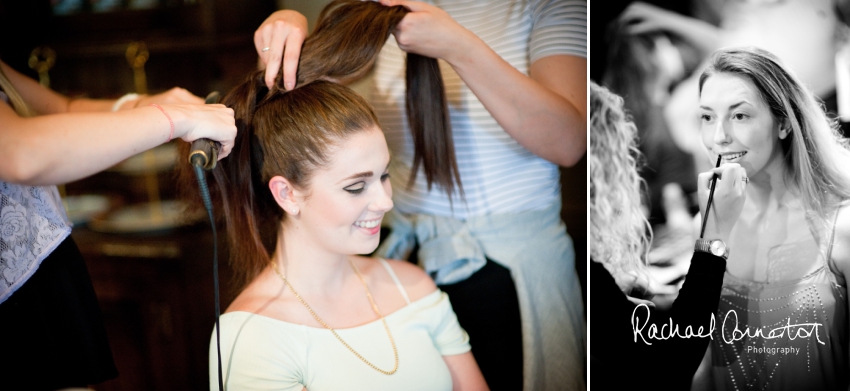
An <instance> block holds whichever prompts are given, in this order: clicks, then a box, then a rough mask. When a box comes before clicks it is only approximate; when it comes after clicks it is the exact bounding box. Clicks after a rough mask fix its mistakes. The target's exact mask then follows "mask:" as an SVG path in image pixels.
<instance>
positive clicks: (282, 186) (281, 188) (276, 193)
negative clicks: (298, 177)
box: [269, 175, 300, 216]
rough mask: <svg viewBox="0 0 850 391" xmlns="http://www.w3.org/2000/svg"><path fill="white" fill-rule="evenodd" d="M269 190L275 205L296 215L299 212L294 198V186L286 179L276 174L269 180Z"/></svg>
mask: <svg viewBox="0 0 850 391" xmlns="http://www.w3.org/2000/svg"><path fill="white" fill-rule="evenodd" d="M269 190H271V192H272V197H274V200H275V202H277V205H278V206H280V207H281V209H283V210H284V211H285V212H286V213H287V214H290V215H293V216H297V215H298V212H300V210H299V208H298V202H297V201H296V200H295V188H294V187H293V186H292V183H290V182H289V180H288V179H286V178H284V177H282V176H280V175H278V176H275V177H272V179H271V180H269Z"/></svg>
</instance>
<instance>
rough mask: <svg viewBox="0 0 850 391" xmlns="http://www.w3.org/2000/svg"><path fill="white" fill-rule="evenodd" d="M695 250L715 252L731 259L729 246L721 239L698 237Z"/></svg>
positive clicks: (714, 253) (716, 254) (719, 255)
mask: <svg viewBox="0 0 850 391" xmlns="http://www.w3.org/2000/svg"><path fill="white" fill-rule="evenodd" d="M694 251H701V252H704V253H709V254H713V255H715V256H718V257H722V258H723V259H729V247H726V243H723V241H722V240H720V239H697V242H696V244H695V245H694Z"/></svg>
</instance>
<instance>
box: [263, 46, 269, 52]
mask: <svg viewBox="0 0 850 391" xmlns="http://www.w3.org/2000/svg"><path fill="white" fill-rule="evenodd" d="M270 49H271V48H270V47H268V46H266V47H264V48H263V49H262V51H264V52H267V51H269V50H270Z"/></svg>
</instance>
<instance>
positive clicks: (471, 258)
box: [254, 0, 587, 390]
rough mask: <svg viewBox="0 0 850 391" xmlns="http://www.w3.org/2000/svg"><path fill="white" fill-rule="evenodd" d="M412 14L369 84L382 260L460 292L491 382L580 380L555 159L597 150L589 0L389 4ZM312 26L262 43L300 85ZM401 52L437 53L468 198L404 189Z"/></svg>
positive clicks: (527, 385)
mask: <svg viewBox="0 0 850 391" xmlns="http://www.w3.org/2000/svg"><path fill="white" fill-rule="evenodd" d="M381 3H383V4H384V5H388V6H390V5H402V6H405V7H408V8H409V9H410V10H411V11H412V12H410V13H409V14H408V15H406V16H405V18H404V19H403V20H402V22H401V23H400V24H399V25H398V27H397V29H396V31H395V32H394V33H393V35H394V37H390V39H389V42H387V44H386V45H385V46H384V48H383V50H382V52H381V54H380V56H379V59H378V61H377V63H376V64H375V70H374V74H373V77H372V80H371V88H370V96H368V97H367V98H369V99H370V103H371V104H372V105H374V107H375V109H376V112H377V114H378V117H379V120H380V122H381V127H382V129H383V131H384V133H385V135H386V138H387V142H388V144H389V148H390V150H391V153H392V155H393V160H392V163H391V165H390V178H391V181H392V184H393V189H394V194H393V201H394V203H395V206H396V207H395V209H394V210H393V212H392V213H390V215H389V216H388V218H386V219H385V220H384V221H385V222H386V223H388V224H389V225H390V228H391V233H390V235H389V236H388V237H387V238H386V239H385V240H384V242H383V243H382V245H381V247H380V248H379V249H378V254H377V255H378V256H382V257H386V258H396V259H408V260H411V261H413V262H418V263H419V264H420V265H421V266H422V267H423V268H425V270H426V271H427V272H428V273H429V275H431V276H432V277H433V278H434V280H435V281H436V282H437V284H438V285H439V286H440V288H441V289H442V290H443V291H445V292H447V293H448V294H449V298H450V300H451V303H452V306H453V307H454V310H455V312H456V313H457V316H458V320H459V321H460V324H461V326H462V327H463V328H464V329H465V330H466V331H467V332H468V333H469V336H470V343H471V345H472V352H473V355H474V356H475V358H476V360H477V361H478V364H479V366H480V368H481V371H482V372H483V374H484V377H485V379H486V380H487V383H488V384H489V386H490V388H491V389H493V390H502V389H504V390H518V389H524V390H582V389H584V388H585V380H584V364H585V362H584V360H585V331H584V327H585V322H584V315H583V304H582V295H581V288H580V284H579V280H578V277H577V276H576V272H575V265H574V258H575V255H574V251H573V246H572V241H571V239H570V237H569V236H568V235H567V232H566V226H565V225H564V223H563V221H561V219H560V208H561V205H560V200H561V188H560V183H559V171H558V166H571V165H573V164H575V163H576V162H578V160H579V159H580V158H581V157H582V156H583V155H584V153H585V151H586V148H587V130H586V126H587V120H586V101H587V78H586V69H587V2H586V0H579V1H572V0H517V1H510V2H508V1H501V0H451V1H450V0H430V1H425V2H415V1H404V0H382V1H381ZM306 31H307V23H306V19H305V18H304V16H303V15H301V14H299V13H297V12H295V11H291V10H281V11H277V12H275V13H274V14H272V15H271V16H270V17H269V18H268V19H266V21H265V22H263V24H262V25H261V26H260V28H258V29H257V31H256V33H255V35H254V43H255V45H256V48H257V52H258V53H259V55H260V58H261V60H262V62H263V63H264V64H265V65H266V83H267V84H268V85H269V86H271V85H272V84H273V83H274V81H275V78H276V77H279V76H280V75H281V73H282V77H283V82H284V85H285V86H286V87H287V88H293V87H294V82H295V74H296V69H297V64H298V54H299V51H300V47H301V43H302V42H303V40H304V37H305V36H306ZM405 52H412V53H417V54H421V55H424V56H428V57H434V58H438V59H440V60H441V61H440V70H441V72H442V76H443V82H444V84H445V87H446V94H447V99H448V103H449V111H450V117H451V124H452V129H453V138H454V145H455V153H456V156H457V163H458V166H459V170H460V178H461V183H462V186H463V190H464V196H463V197H461V196H460V195H459V194H458V192H457V191H455V192H453V193H452V194H446V192H445V190H444V189H443V188H441V187H440V186H432V187H431V188H430V189H429V188H428V185H427V182H426V180H425V176H424V175H423V173H422V172H421V170H420V171H419V172H417V173H416V177H415V179H414V181H413V184H412V186H408V180H409V177H410V175H411V167H412V162H413V140H412V138H411V136H410V131H409V129H408V125H407V118H406V115H405V111H404V107H405V102H404V96H405V83H404V76H405V68H404V67H405Z"/></svg>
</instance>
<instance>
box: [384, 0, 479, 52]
mask: <svg viewBox="0 0 850 391" xmlns="http://www.w3.org/2000/svg"><path fill="white" fill-rule="evenodd" d="M381 4H383V5H386V6H395V5H402V6H405V7H407V8H408V9H410V11H411V12H410V13H408V14H407V15H405V16H404V19H402V20H401V22H399V24H398V25H397V26H396V29H395V31H393V35H395V39H396V42H398V46H399V48H401V50H404V51H406V52H410V53H416V54H420V55H423V56H426V57H433V58H440V59H443V60H446V61H448V62H449V63H450V64H451V63H454V62H455V61H457V60H458V59H459V57H460V56H462V55H463V54H464V53H468V52H469V48H470V47H471V45H475V44H476V42H479V41H480V39H479V38H478V37H477V36H476V35H475V34H473V33H472V32H471V31H469V30H467V29H466V28H464V27H463V26H461V25H460V24H458V23H457V22H456V21H455V20H454V19H452V17H451V16H449V14H447V13H446V11H443V10H442V9H440V8H437V7H435V6H433V5H430V4H425V3H420V2H418V1H407V0H381ZM480 42H483V41H480Z"/></svg>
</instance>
